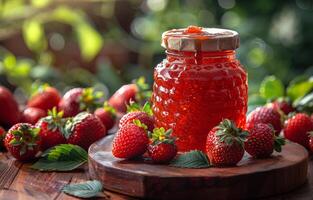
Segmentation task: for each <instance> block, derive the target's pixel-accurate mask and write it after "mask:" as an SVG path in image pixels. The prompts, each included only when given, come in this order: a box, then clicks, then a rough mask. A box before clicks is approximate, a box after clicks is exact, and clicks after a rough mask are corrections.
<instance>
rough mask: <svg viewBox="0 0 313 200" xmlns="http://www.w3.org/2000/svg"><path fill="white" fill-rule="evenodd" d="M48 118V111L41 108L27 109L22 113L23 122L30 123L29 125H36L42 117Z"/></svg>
mask: <svg viewBox="0 0 313 200" xmlns="http://www.w3.org/2000/svg"><path fill="white" fill-rule="evenodd" d="M45 116H46V111H44V110H42V109H40V108H32V107H29V108H26V109H25V110H24V111H23V112H22V117H21V122H24V123H29V124H33V125H34V124H36V123H37V122H38V120H39V119H40V118H42V117H45Z"/></svg>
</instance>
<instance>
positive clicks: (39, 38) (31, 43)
mask: <svg viewBox="0 0 313 200" xmlns="http://www.w3.org/2000/svg"><path fill="white" fill-rule="evenodd" d="M23 37H24V40H25V42H26V45H27V47H28V48H29V49H30V50H32V51H36V52H40V51H42V50H44V49H45V48H46V46H47V43H46V39H45V33H44V30H43V27H42V24H41V23H40V22H39V21H37V20H29V21H26V22H25V23H24V24H23Z"/></svg>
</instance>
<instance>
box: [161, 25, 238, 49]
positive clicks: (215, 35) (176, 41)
mask: <svg viewBox="0 0 313 200" xmlns="http://www.w3.org/2000/svg"><path fill="white" fill-rule="evenodd" d="M239 43H240V40H239V34H238V33H237V32H236V31H232V30H228V29H220V28H202V27H197V26H189V27H187V28H182V29H172V30H169V31H166V32H164V33H163V34H162V44H161V45H162V47H164V48H166V49H169V50H176V51H191V52H197V51H223V50H234V49H237V48H238V47H239Z"/></svg>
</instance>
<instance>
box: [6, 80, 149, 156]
mask: <svg viewBox="0 0 313 200" xmlns="http://www.w3.org/2000/svg"><path fill="white" fill-rule="evenodd" d="M148 88H149V87H148V85H147V84H146V83H145V82H144V78H139V79H138V80H136V81H135V82H134V83H132V84H128V85H124V86H122V87H121V88H120V89H119V90H117V91H116V92H115V93H114V94H113V95H112V96H111V98H109V99H108V101H105V98H104V94H103V92H102V91H97V90H96V89H94V88H72V89H70V90H68V91H67V92H65V94H64V95H63V96H61V94H60V92H59V91H58V90H57V89H56V88H54V87H52V86H49V85H48V84H43V85H38V84H37V83H35V84H34V87H33V92H32V94H31V95H30V97H29V99H28V100H27V102H26V103H25V104H24V105H19V104H18V103H17V101H16V99H15V98H14V95H13V94H12V93H11V92H10V91H9V90H8V89H7V88H5V87H2V86H0V110H1V112H0V149H6V150H8V151H9V152H10V153H11V154H12V155H13V156H14V157H15V158H16V159H18V160H21V161H31V160H33V159H35V158H36V157H38V156H39V154H40V152H43V151H45V150H47V149H50V148H52V147H54V146H57V145H59V144H75V145H79V146H81V147H82V148H84V149H85V150H87V149H88V148H89V146H90V145H91V144H92V143H94V142H95V141H97V140H99V139H101V138H103V137H104V136H105V135H107V133H108V131H109V130H110V129H112V128H114V126H115V124H116V119H117V115H118V114H119V113H122V112H125V111H126V109H127V105H128V104H129V103H130V102H133V101H137V102H140V101H142V100H143V99H144V98H145V97H146V95H148V93H149V91H148ZM21 108H22V109H21ZM140 119H141V118H140ZM147 125H148V126H149V128H151V129H150V130H152V129H153V128H152V126H153V124H152V125H151V124H148V123H147ZM1 126H2V127H4V128H6V129H7V130H8V131H7V132H6V131H5V129H3V128H1ZM10 127H11V128H10Z"/></svg>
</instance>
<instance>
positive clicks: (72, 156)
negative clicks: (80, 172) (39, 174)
mask: <svg viewBox="0 0 313 200" xmlns="http://www.w3.org/2000/svg"><path fill="white" fill-rule="evenodd" d="M41 156H42V158H40V159H39V160H38V161H37V162H36V163H35V164H33V165H32V166H31V168H33V169H37V170H40V171H71V170H73V169H76V168H78V167H79V166H81V165H82V164H84V163H86V162H87V159H88V154H87V152H86V151H85V150H84V149H83V148H81V147H80V146H77V145H72V144H60V145H58V146H55V147H52V148H50V149H48V150H46V151H45V152H44V153H43V154H42V155H41Z"/></svg>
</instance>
